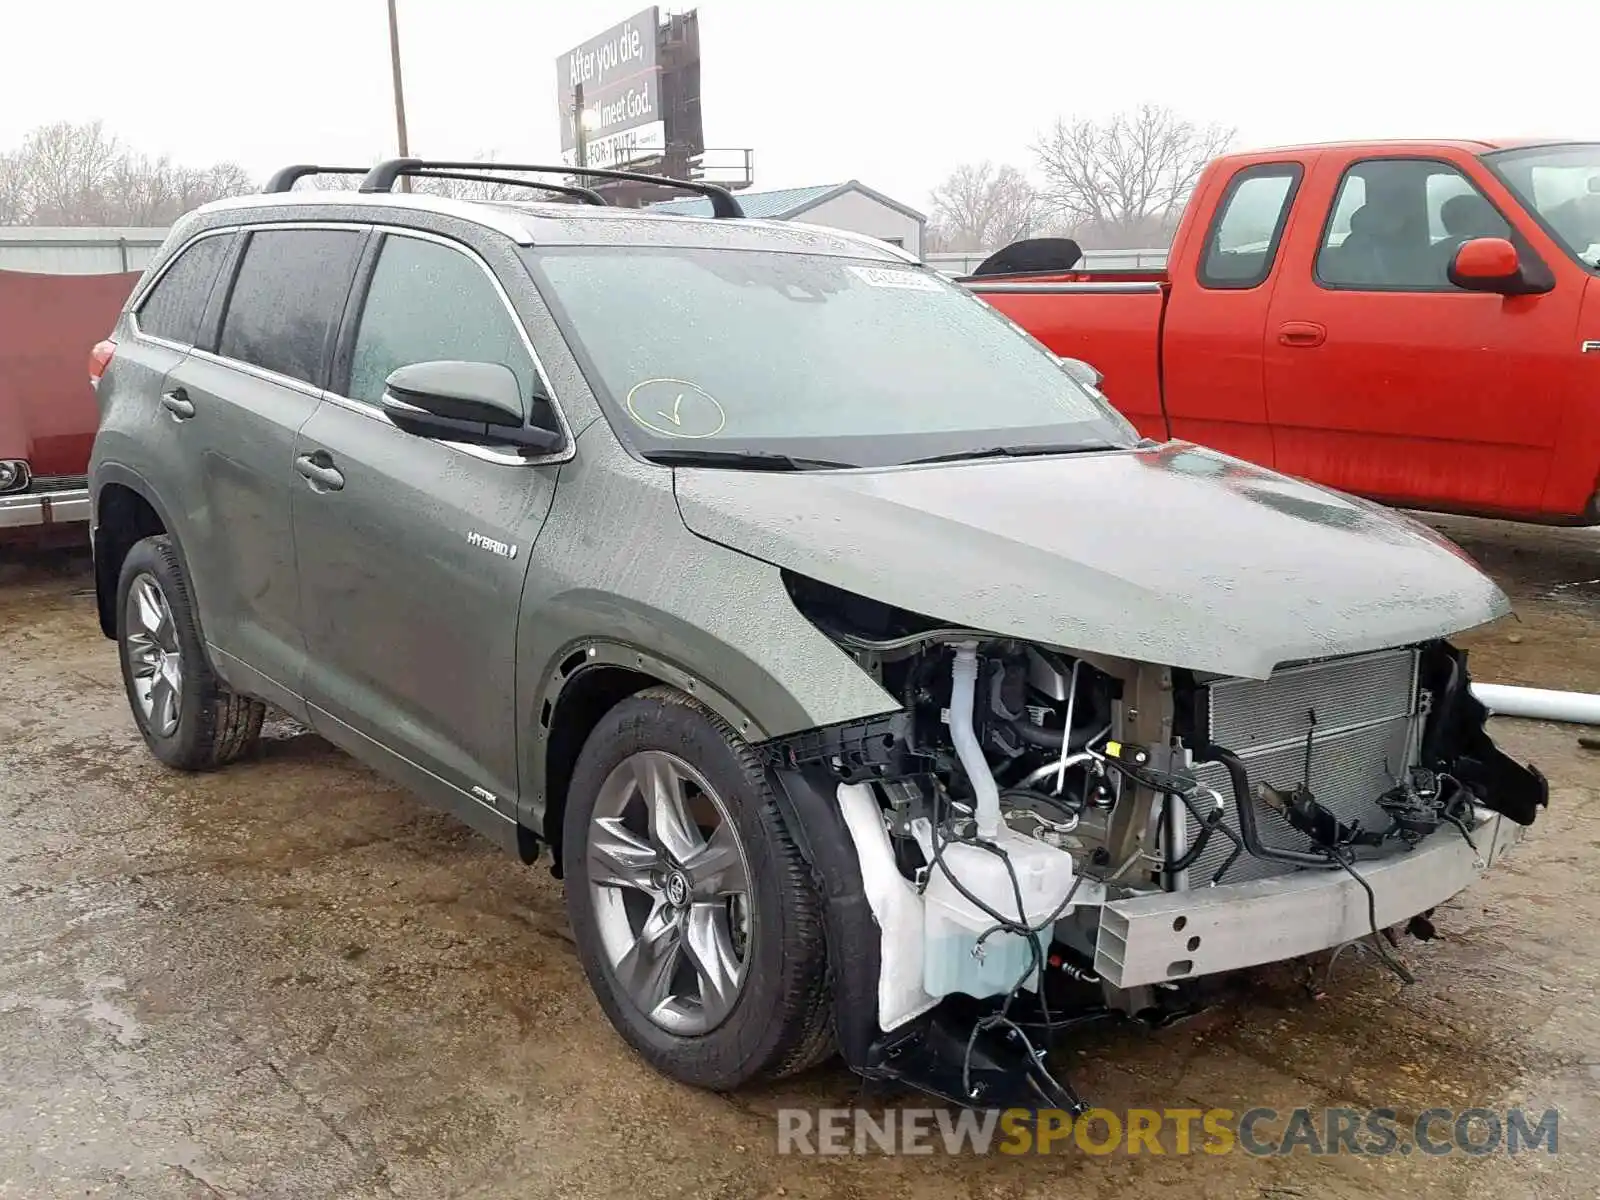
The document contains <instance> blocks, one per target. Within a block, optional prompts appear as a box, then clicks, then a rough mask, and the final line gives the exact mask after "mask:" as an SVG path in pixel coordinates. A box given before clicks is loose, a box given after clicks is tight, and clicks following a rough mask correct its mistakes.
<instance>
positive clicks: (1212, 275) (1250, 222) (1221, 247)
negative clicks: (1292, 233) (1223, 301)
mask: <svg viewBox="0 0 1600 1200" xmlns="http://www.w3.org/2000/svg"><path fill="white" fill-rule="evenodd" d="M1300 175H1301V170H1300V165H1299V164H1298V163H1266V164H1263V165H1260V166H1253V167H1245V168H1244V169H1243V170H1241V171H1240V172H1239V173H1238V174H1237V175H1235V176H1234V177H1233V179H1232V180H1231V181H1229V183H1228V190H1227V193H1226V194H1225V195H1224V196H1223V198H1222V203H1221V204H1219V205H1218V206H1217V215H1216V218H1215V219H1214V220H1213V222H1212V226H1211V231H1210V233H1209V234H1208V235H1207V237H1206V244H1205V254H1204V257H1203V258H1202V259H1201V261H1200V271H1199V278H1200V286H1201V287H1207V288H1253V287H1259V286H1260V285H1261V284H1262V283H1263V282H1264V281H1265V280H1266V278H1267V276H1268V275H1270V274H1272V264H1273V261H1274V260H1275V259H1276V258H1277V255H1278V243H1279V241H1280V240H1281V239H1282V237H1283V227H1284V223H1285V222H1286V221H1287V220H1288V217H1289V209H1290V207H1291V206H1292V205H1293V203H1294V196H1295V192H1296V191H1297V190H1298V189H1299V186H1300Z"/></svg>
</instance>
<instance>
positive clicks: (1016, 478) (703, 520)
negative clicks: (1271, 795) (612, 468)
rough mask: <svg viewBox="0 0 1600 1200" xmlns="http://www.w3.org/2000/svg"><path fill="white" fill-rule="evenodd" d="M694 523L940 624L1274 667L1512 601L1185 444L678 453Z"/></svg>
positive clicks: (1473, 577) (1407, 534)
mask: <svg viewBox="0 0 1600 1200" xmlns="http://www.w3.org/2000/svg"><path fill="white" fill-rule="evenodd" d="M676 488H677V495H678V505H679V508H680V510H681V512H682V514H683V519H684V522H685V524H687V525H688V527H689V528H690V530H692V531H693V532H694V533H696V534H698V535H700V536H701V537H704V538H707V539H709V540H711V541H714V542H718V543H720V544H722V545H724V546H728V547H730V548H732V549H734V550H738V551H741V552H743V553H745V554H749V555H751V556H752V557H755V558H759V559H762V560H764V561H766V562H768V563H771V564H773V565H775V566H778V567H785V568H788V569H789V570H791V571H794V572H797V573H799V574H801V575H805V576H808V577H810V578H812V579H815V580H818V581H819V582H822V583H826V584H830V585H832V586H834V587H837V588H842V589H844V590H845V591H848V592H852V593H855V594H856V595H860V596H866V597H870V598H871V599H874V600H878V601H881V602H883V603H886V604H892V605H895V606H897V607H900V608H904V609H907V610H909V611H911V612H915V613H919V614H921V615H923V616H927V617H931V618H934V619H936V620H939V621H940V622H948V623H949V624H952V625H961V626H969V627H972V628H976V629H982V630H986V631H991V632H993V633H996V634H999V635H1002V636H1006V637H1015V638H1018V639H1022V640H1026V641H1032V642H1041V643H1045V644H1047V645H1054V646H1059V647H1062V648H1064V649H1070V650H1080V651H1088V652H1099V653H1102V654H1108V655H1115V656H1118V657H1123V658H1130V659H1135V660H1139V661H1143V662H1154V663H1161V664H1164V665H1167V666H1173V667H1188V668H1191V669H1194V670H1198V671H1213V672H1218V673H1221V674H1226V675H1244V676H1251V677H1256V678H1264V677H1265V676H1267V675H1268V674H1270V673H1271V671H1272V669H1273V668H1274V667H1275V666H1277V665H1278V664H1279V663H1283V662H1289V661H1295V660H1301V659H1309V658H1322V657H1327V656H1332V655H1339V654H1353V653H1357V652H1360V651H1364V650H1375V649H1380V648H1383V647H1388V646H1397V645H1403V644H1406V643H1409V642H1416V641H1422V640H1425V639H1428V638H1433V637H1441V636H1446V635H1449V634H1454V633H1458V632H1460V631H1461V630H1463V629H1468V628H1471V627H1473V626H1475V625H1480V624H1482V623H1484V622H1485V621H1489V620H1492V619H1494V618H1495V617H1499V616H1502V615H1504V614H1505V613H1507V612H1509V611H1510V604H1509V603H1508V601H1507V600H1506V597H1505V595H1504V593H1502V592H1501V591H1500V589H1499V588H1498V587H1496V586H1495V584H1494V582H1493V581H1492V580H1490V579H1489V578H1488V576H1486V575H1485V574H1483V572H1482V571H1480V570H1479V569H1478V567H1477V566H1476V564H1474V563H1473V562H1472V561H1471V559H1469V558H1467V556H1466V555H1465V554H1464V553H1463V552H1462V551H1460V550H1459V549H1457V548H1456V547H1455V546H1454V545H1452V544H1451V543H1450V542H1448V541H1447V540H1445V539H1444V538H1443V537H1441V536H1440V535H1438V534H1436V533H1435V532H1434V531H1433V530H1431V529H1429V528H1427V527H1426V526H1424V525H1422V524H1420V523H1419V522H1417V521H1414V520H1412V519H1411V518H1409V517H1406V516H1403V515H1402V514H1400V513H1397V512H1393V511H1391V510H1389V509H1385V508H1382V507H1380V506H1378V505H1376V504H1371V503H1368V502H1367V501H1364V500H1358V499H1355V498H1352V497H1349V496H1345V495H1342V494H1340V493H1337V492H1331V491H1329V490H1327V489H1325V488H1320V487H1317V486H1315V485H1312V484H1308V483H1303V482H1300V481H1298V480H1292V479H1289V478H1286V477H1284V476H1281V475H1278V474H1275V473H1273V472H1271V471H1265V470H1262V469H1261V468H1259V467H1256V466H1252V465H1251V464H1249V463H1245V462H1242V461H1240V460H1238V459H1234V458H1229V457H1227V456H1226V455H1222V454H1218V453H1216V452H1214V451H1210V450H1204V449H1200V448H1198V447H1195V446H1191V445H1188V444H1185V443H1170V444H1167V445H1164V446H1159V447H1152V448H1149V449H1137V450H1128V451H1111V452H1106V453H1092V454H1077V455H1063V456H1054V457H1050V458H1015V459H1002V460H998V461H996V460H982V461H975V462H970V463H951V464H943V465H938V466H928V467H899V468H890V469H886V470H864V471H839V472H816V471H812V472H795V473H770V472H758V471H727V470H705V469H694V470H690V469H679V470H678V472H677V478H676Z"/></svg>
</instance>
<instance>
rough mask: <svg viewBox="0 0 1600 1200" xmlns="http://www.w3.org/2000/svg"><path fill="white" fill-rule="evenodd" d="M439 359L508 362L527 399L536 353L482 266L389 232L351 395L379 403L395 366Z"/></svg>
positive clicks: (366, 312)
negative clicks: (532, 353) (525, 343)
mask: <svg viewBox="0 0 1600 1200" xmlns="http://www.w3.org/2000/svg"><path fill="white" fill-rule="evenodd" d="M418 296H427V297H428V303H426V304H419V303H417V297H418ZM439 359H453V360H461V361H466V362H492V363H503V364H505V365H506V366H507V367H510V368H511V371H512V373H513V374H514V375H516V377H517V383H518V384H519V385H520V388H521V394H522V399H523V401H524V403H526V401H527V399H528V395H529V392H530V390H531V386H532V382H533V378H534V367H533V358H532V357H531V356H530V355H529V354H528V351H527V349H526V347H524V346H523V344H522V332H521V330H520V329H518V328H517V326H516V325H515V323H514V322H513V320H512V317H511V314H510V312H509V311H508V310H507V309H506V306H505V304H504V303H503V302H502V301H501V299H500V296H499V294H498V292H496V290H495V287H494V284H493V283H492V282H491V280H490V278H489V276H488V274H487V273H486V271H485V269H484V268H483V267H482V266H480V265H479V264H478V263H476V262H474V261H473V260H472V259H471V258H469V257H468V256H467V255H466V254H464V253H463V252H461V251H460V250H456V249H453V248H452V247H450V246H446V245H443V244H442V243H439V242H435V241H425V240H423V239H422V238H416V237H407V236H404V235H401V234H390V235H389V236H387V237H385V238H384V241H383V248H382V249H381V250H380V251H379V253H378V263H377V266H376V267H375V268H374V269H373V274H372V282H371V284H370V285H368V288H367V300H366V306H365V307H364V308H363V310H362V313H361V325H360V327H359V329H358V331H357V333H356V341H355V353H354V357H353V359H352V361H351V365H350V386H349V388H348V390H347V393H346V394H347V395H348V396H349V397H350V398H351V399H352V400H359V401H361V402H363V403H365V404H374V405H375V404H377V403H378V401H379V400H380V399H381V398H382V396H383V387H384V381H385V380H386V379H387V378H388V377H389V374H390V372H392V371H393V370H394V369H395V368H396V367H401V366H405V365H406V364H408V363H415V362H428V361H433V360H439Z"/></svg>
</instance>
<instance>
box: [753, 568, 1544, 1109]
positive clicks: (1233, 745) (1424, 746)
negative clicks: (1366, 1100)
mask: <svg viewBox="0 0 1600 1200" xmlns="http://www.w3.org/2000/svg"><path fill="white" fill-rule="evenodd" d="M785 581H786V583H787V585H788V589H789V593H790V596H791V598H792V599H793V601H794V603H795V604H796V606H797V607H798V608H799V609H800V610H801V611H802V612H803V613H804V614H805V615H806V616H807V617H808V618H810V619H811V620H812V621H813V623H815V624H816V625H817V626H818V627H819V628H820V629H821V630H822V631H823V632H824V633H825V634H827V636H828V637H830V638H831V639H832V640H833V641H834V642H835V643H836V644H837V645H838V646H839V647H840V648H841V650H842V651H844V652H845V653H847V654H849V655H850V656H851V657H853V658H854V659H855V661H856V662H857V663H858V664H859V665H860V666H861V667H862V668H863V669H864V670H866V671H868V672H869V673H870V674H871V675H872V676H873V677H874V678H876V679H877V680H878V681H879V682H880V683H881V684H882V686H883V687H884V689H885V690H886V691H887V692H889V693H890V694H891V695H893V696H894V697H896V698H897V699H898V700H899V701H900V702H901V707H900V708H899V709H897V710H896V711H893V712H889V713H884V714H879V715H875V716H873V717H870V718H866V719H864V720H861V721H856V722H847V723H843V724H838V725H833V726H829V727H826V728H821V729H813V730H808V731H805V732H803V733H799V734H795V735H792V736H788V737H780V738H775V739H772V740H770V741H769V742H767V743H765V744H764V745H762V746H761V747H760V749H761V750H762V751H763V752H764V755H765V758H766V761H767V762H768V764H769V767H770V769H771V771H772V772H773V776H774V778H775V780H776V781H777V784H778V787H779V789H780V794H781V795H782V796H783V797H784V801H785V805H786V807H787V809H788V812H787V814H786V815H787V816H788V818H789V820H790V823H791V825H792V826H793V827H794V828H795V829H796V830H797V831H799V833H800V835H801V837H802V844H803V849H804V851H805V853H806V854H807V857H808V859H809V861H810V863H811V865H812V867H813V870H814V872H815V875H816V878H817V880H818V883H819V885H820V887H821V889H822V891H823V892H824V894H825V897H826V900H827V906H828V908H827V921H828V935H829V941H830V947H831V956H830V958H831V968H832V971H833V974H834V993H835V1005H836V1012H835V1020H836V1029H837V1034H838V1038H839V1044H840V1049H841V1051H842V1052H843V1054H844V1057H845V1058H846V1060H847V1061H848V1063H849V1064H850V1066H851V1067H853V1068H854V1069H855V1070H856V1071H858V1072H860V1073H861V1074H863V1075H865V1076H867V1077H869V1078H879V1079H891V1080H897V1081H900V1082H902V1083H906V1084H910V1085H913V1086H915V1087H917V1088H919V1089H922V1090H924V1091H926V1092H929V1093H932V1094H934V1095H937V1096H939V1097H941V1098H943V1099H946V1100H948V1101H951V1102H954V1103H960V1104H966V1105H978V1106H983V1107H997V1106H1012V1105H1016V1106H1022V1107H1028V1108H1034V1107H1038V1106H1040V1105H1048V1106H1056V1107H1062V1108H1067V1109H1072V1110H1079V1109H1081V1107H1082V1103H1083V1102H1082V1101H1081V1099H1080V1097H1079V1096H1078V1095H1077V1093H1076V1092H1075V1091H1074V1089H1073V1088H1072V1086H1071V1083H1070V1081H1069V1080H1068V1079H1067V1078H1065V1076H1064V1075H1062V1074H1061V1073H1059V1072H1058V1071H1055V1070H1054V1069H1053V1067H1052V1065H1051V1061H1052V1060H1051V1056H1050V1053H1049V1051H1050V1049H1051V1048H1052V1045H1053V1043H1054V1040H1055V1037H1056V1035H1057V1034H1059V1033H1060V1032H1061V1031H1063V1030H1065V1029H1068V1028H1070V1027H1072V1026H1074V1025H1077V1024H1080V1023H1082V1022H1084V1021H1086V1020H1093V1019H1097V1018H1099V1017H1102V1016H1105V1015H1109V1014H1124V1015H1127V1016H1130V1017H1134V1018H1137V1019H1139V1020H1141V1021H1145V1022H1147V1023H1151V1024H1156V1025H1160V1024H1164V1023H1167V1022H1169V1021H1171V1020H1173V1019H1175V1018H1178V1017H1181V1016H1183V1015H1186V1014H1188V1013H1190V1012H1192V1011H1195V1009H1196V1008H1197V1007H1198V1006H1199V1005H1200V1004H1201V1003H1203V997H1204V996H1205V995H1206V991H1207V987H1208V985H1209V984H1212V983H1214V982H1215V981H1216V979H1217V977H1219V976H1221V975H1222V974H1223V973H1226V972H1231V971H1237V970H1240V969H1243V968H1249V967H1254V966H1259V965H1262V964H1266V963H1270V962H1277V961H1283V960H1287V959H1292V958H1297V957H1299V956H1302V955H1307V954H1311V953H1314V952H1317V951H1323V950H1328V949H1332V948H1336V947H1339V946H1342V945H1345V944H1348V943H1352V942H1358V941H1364V942H1365V943H1366V944H1367V945H1368V946H1370V947H1371V948H1372V949H1373V950H1374V951H1376V953H1377V955H1378V956H1379V957H1380V958H1381V959H1382V960H1383V961H1384V962H1385V963H1386V964H1387V965H1388V966H1389V967H1390V968H1391V969H1392V970H1393V971H1394V972H1395V973H1396V974H1398V975H1400V976H1401V977H1402V978H1404V979H1406V980H1407V981H1410V978H1411V976H1410V974H1409V972H1408V970H1407V968H1406V966H1405V964H1404V962H1403V961H1402V959H1401V958H1400V957H1399V955H1398V954H1397V952H1396V949H1395V947H1394V946H1393V945H1392V944H1391V942H1390V941H1389V940H1386V938H1385V936H1384V935H1385V933H1386V931H1388V930H1390V929H1391V928H1393V927H1395V926H1401V925H1405V924H1406V923H1407V922H1408V921H1410V920H1412V919H1413V918H1417V917H1419V916H1422V915H1423V914H1426V913H1428V912H1429V911H1430V910H1432V909H1433V908H1434V907H1435V906H1437V905H1439V904H1441V903H1442V902H1444V901H1446V900H1448V899H1449V898H1450V897H1452V896H1454V895H1455V894H1456V893H1458V892H1459V891H1461V890H1462V889H1463V888H1464V887H1466V886H1467V885H1468V884H1470V883H1471V882H1472V881H1473V880H1474V879H1475V878H1477V876H1478V874H1479V873H1480V871H1481V870H1482V869H1484V868H1485V867H1487V866H1488V865H1490V864H1491V863H1493V862H1494V861H1495V860H1496V859H1497V858H1498V857H1499V855H1500V854H1501V852H1502V851H1503V850H1504V849H1505V848H1506V847H1507V846H1508V845H1510V844H1512V843H1513V842H1514V841H1516V840H1517V839H1518V838H1519V837H1520V835H1521V831H1522V829H1523V828H1524V827H1525V826H1528V825H1530V824H1532V822H1533V821H1534V819H1535V817H1536V815H1537V813H1538V811H1539V809H1541V808H1542V807H1544V806H1545V805H1546V804H1547V802H1548V788H1547V785H1546V782H1545V780H1544V778H1543V776H1542V775H1541V774H1540V773H1539V772H1538V771H1537V770H1536V769H1535V768H1533V767H1528V766H1522V765H1519V764H1517V763H1515V762H1513V761H1512V760H1510V759H1509V758H1507V757H1506V756H1505V755H1504V754H1503V753H1502V752H1501V751H1500V750H1499V749H1498V748H1497V747H1496V746H1495V745H1494V743H1493V742H1492V741H1491V740H1490V739H1489V737H1488V735H1487V734H1486V733H1485V731H1484V723H1485V720H1486V718H1487V715H1488V714H1487V712H1486V711H1485V709H1484V707H1483V706H1482V705H1481V704H1480V703H1478V701H1477V700H1475V699H1474V698H1473V696H1472V694H1471V692H1470V690H1469V683H1468V676H1467V670H1466V655H1465V654H1464V653H1463V652H1462V651H1460V650H1458V649H1456V648H1454V647H1452V646H1451V645H1450V644H1449V643H1448V642H1447V641H1445V640H1442V639H1439V638H1432V639H1426V640H1422V641H1418V642H1415V643H1412V644H1407V645H1403V646H1397V647H1392V648H1384V649H1379V650H1375V651H1366V652H1362V653H1356V654H1352V655H1336V656H1332V657H1328V658H1321V659H1315V660H1310V661H1300V662H1290V663H1285V664H1283V665H1281V666H1279V667H1278V668H1277V669H1275V670H1273V671H1272V672H1271V673H1270V675H1269V676H1268V677H1267V678H1264V679H1261V678H1248V677H1240V676H1230V675H1226V674H1219V673H1216V672H1206V671H1198V670H1194V669H1191V668H1183V667H1170V666H1165V665H1160V664H1155V663H1149V662H1142V661H1137V660H1134V659H1130V658H1123V657H1117V656H1111V655H1104V654H1097V653H1089V652H1071V651H1067V650H1063V649H1060V648H1057V647H1050V646H1044V645H1040V644H1036V643H1031V642H1027V641H1022V640H1017V639H1012V638H1007V637H1000V636H995V635H994V634H991V633H986V632H984V631H982V630H979V629H969V628H952V627H948V626H942V625H940V624H939V623H936V622H933V621H930V620H928V619H926V618H922V617H920V616H917V615H915V614H912V613H909V612H907V611H905V610H903V609H899V608H895V607H893V606H891V605H887V604H883V603H879V602H874V601H870V600H866V599H863V598H862V597H860V596H856V595H852V594H850V593H848V592H844V591H841V590H840V589H838V588H835V587H833V586H830V585H828V584H823V583H819V582H817V581H816V580H813V579H809V578H805V577H803V576H799V575H796V574H792V573H787V572H786V574H785Z"/></svg>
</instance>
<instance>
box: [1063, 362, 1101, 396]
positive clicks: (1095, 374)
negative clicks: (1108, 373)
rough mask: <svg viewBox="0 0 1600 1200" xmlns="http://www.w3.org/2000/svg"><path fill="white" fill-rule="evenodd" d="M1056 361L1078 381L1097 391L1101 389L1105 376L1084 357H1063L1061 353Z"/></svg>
mask: <svg viewBox="0 0 1600 1200" xmlns="http://www.w3.org/2000/svg"><path fill="white" fill-rule="evenodd" d="M1056 362H1058V363H1059V364H1060V365H1061V369H1062V370H1063V371H1065V372H1066V373H1067V374H1068V375H1070V376H1072V378H1073V379H1075V380H1077V382H1079V383H1081V384H1083V386H1084V387H1086V388H1088V389H1090V390H1091V391H1096V392H1098V391H1099V390H1100V381H1101V380H1102V379H1104V378H1105V376H1104V375H1102V374H1100V372H1099V371H1097V370H1095V368H1094V367H1092V366H1090V365H1089V364H1088V363H1086V362H1084V361H1083V359H1081V358H1062V357H1061V356H1060V355H1057V356H1056Z"/></svg>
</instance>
